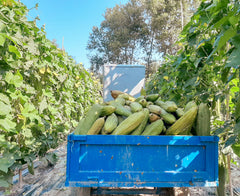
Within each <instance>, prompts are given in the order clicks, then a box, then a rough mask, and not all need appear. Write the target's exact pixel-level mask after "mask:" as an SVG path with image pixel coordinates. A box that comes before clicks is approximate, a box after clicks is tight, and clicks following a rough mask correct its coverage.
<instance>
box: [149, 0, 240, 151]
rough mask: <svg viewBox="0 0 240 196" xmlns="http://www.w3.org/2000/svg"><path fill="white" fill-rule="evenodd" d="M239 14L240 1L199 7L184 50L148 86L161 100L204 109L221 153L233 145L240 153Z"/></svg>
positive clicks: (186, 34)
mask: <svg viewBox="0 0 240 196" xmlns="http://www.w3.org/2000/svg"><path fill="white" fill-rule="evenodd" d="M239 8H240V4H239V1H230V0H223V1H203V2H202V3H201V5H200V7H199V8H198V10H197V11H196V12H195V14H194V15H193V16H192V18H191V21H190V22H189V23H188V24H187V25H186V26H185V27H184V29H183V31H182V33H181V35H180V41H179V42H178V45H179V46H181V47H182V49H181V50H179V52H178V54H177V55H175V56H167V57H166V60H165V63H164V64H162V65H161V67H160V68H159V70H158V72H157V73H156V74H154V75H153V76H152V78H151V79H150V80H149V82H148V85H147V91H148V92H152V93H155V92H158V93H160V94H161V95H162V98H163V99H167V100H169V99H170V100H175V101H177V102H178V103H179V102H180V103H182V104H185V103H186V102H188V101H189V100H195V101H196V102H205V103H208V104H209V105H210V106H211V109H212V114H213V117H214V119H213V127H212V129H213V130H214V129H216V130H215V134H217V135H219V136H220V137H221V140H222V145H221V148H220V149H221V152H222V153H225V149H227V147H229V146H231V145H233V146H234V152H239V151H238V150H237V148H239V145H238V144H239V133H240V132H239V105H240V101H239V99H240V94H239V92H240V90H239V87H240V83H239V62H240V56H239V55H237V54H239V46H240V34H239V30H240V23H239V21H240V13H239V10H240V9H239Z"/></svg>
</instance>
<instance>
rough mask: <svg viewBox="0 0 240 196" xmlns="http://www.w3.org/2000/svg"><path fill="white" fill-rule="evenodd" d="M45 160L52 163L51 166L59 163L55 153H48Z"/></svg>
mask: <svg viewBox="0 0 240 196" xmlns="http://www.w3.org/2000/svg"><path fill="white" fill-rule="evenodd" d="M45 158H46V159H47V160H48V161H49V162H50V164H52V165H55V164H56V163H57V161H58V157H57V155H56V154H55V153H48V154H46V155H45Z"/></svg>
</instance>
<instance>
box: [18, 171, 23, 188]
mask: <svg viewBox="0 0 240 196" xmlns="http://www.w3.org/2000/svg"><path fill="white" fill-rule="evenodd" d="M18 179H19V181H18V184H19V188H22V170H21V169H19V170H18Z"/></svg>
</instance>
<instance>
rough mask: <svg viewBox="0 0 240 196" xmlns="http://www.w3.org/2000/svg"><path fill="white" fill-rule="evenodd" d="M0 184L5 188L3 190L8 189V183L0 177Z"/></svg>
mask: <svg viewBox="0 0 240 196" xmlns="http://www.w3.org/2000/svg"><path fill="white" fill-rule="evenodd" d="M0 184H1V187H5V188H7V187H9V183H8V181H7V180H4V179H3V178H1V176H0Z"/></svg>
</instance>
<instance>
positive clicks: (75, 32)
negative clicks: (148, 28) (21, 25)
mask: <svg viewBox="0 0 240 196" xmlns="http://www.w3.org/2000/svg"><path fill="white" fill-rule="evenodd" d="M21 2H22V3H24V4H25V5H26V6H27V7H28V9H30V8H32V7H34V6H35V4H36V3H38V5H39V7H38V9H37V10H36V9H32V10H31V11H30V12H29V20H33V19H34V17H36V16H39V18H40V21H39V22H38V23H37V25H38V27H41V26H42V25H43V24H45V31H46V33H47V38H48V39H49V40H53V39H56V40H57V44H58V45H59V47H60V48H61V47H62V40H63V37H64V48H65V51H66V52H67V53H68V54H69V55H71V56H73V57H74V59H75V60H76V61H77V63H80V62H82V63H83V64H84V67H85V68H89V67H90V63H89V60H88V58H87V53H88V51H87V50H86V46H87V42H88V38H89V33H90V32H91V30H92V27H93V26H99V25H100V23H101V22H102V21H103V20H104V17H103V14H104V12H105V10H106V8H111V7H114V6H115V5H116V4H125V3H127V2H128V0H21Z"/></svg>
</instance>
